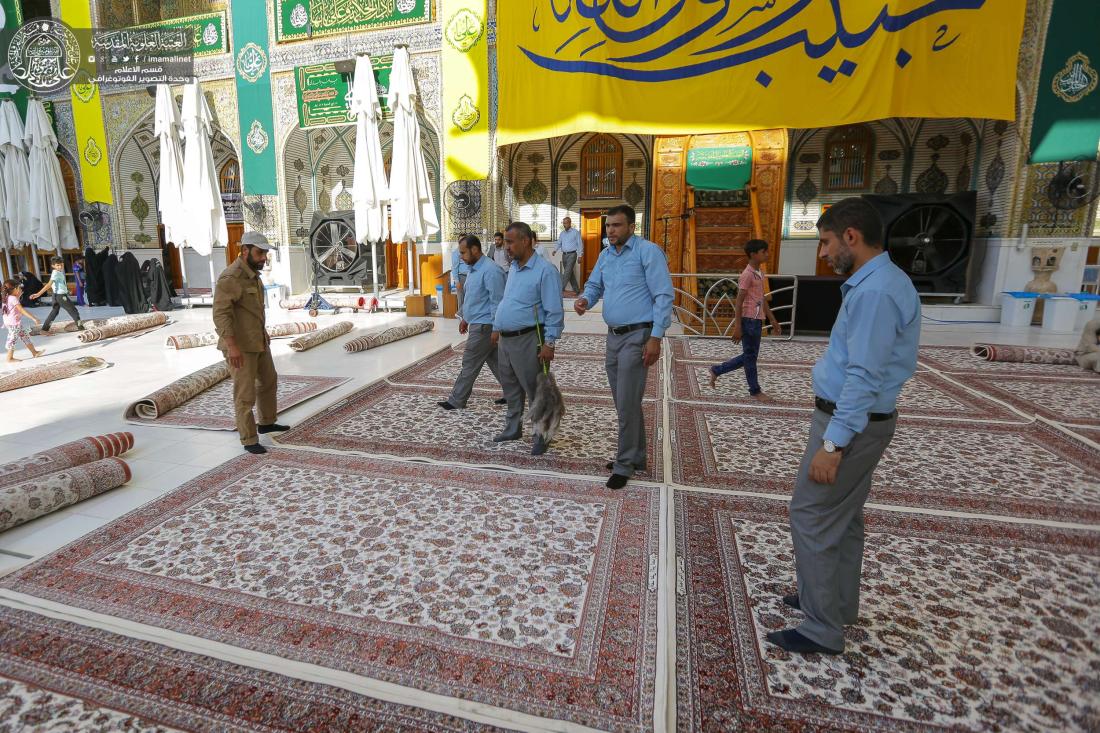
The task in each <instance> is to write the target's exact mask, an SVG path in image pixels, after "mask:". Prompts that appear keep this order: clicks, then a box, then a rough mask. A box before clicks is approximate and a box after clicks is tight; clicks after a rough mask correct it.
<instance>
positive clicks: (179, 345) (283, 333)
mask: <svg viewBox="0 0 1100 733" xmlns="http://www.w3.org/2000/svg"><path fill="white" fill-rule="evenodd" d="M265 330H266V331H267V335H268V336H270V337H271V338H273V339H274V338H287V337H290V336H298V335H299V334H303V333H311V332H313V331H316V330H317V324H316V323H315V322H314V321H295V322H293V323H277V324H275V325H274V326H268V327H267V328H266V329H265ZM216 343H218V334H216V333H214V332H213V331H207V332H205V333H184V334H180V335H178V336H169V337H168V340H167V341H166V342H165V344H164V345H165V346H167V347H170V348H174V349H177V350H178V349H195V348H199V347H201V346H212V345H214V344H216Z"/></svg>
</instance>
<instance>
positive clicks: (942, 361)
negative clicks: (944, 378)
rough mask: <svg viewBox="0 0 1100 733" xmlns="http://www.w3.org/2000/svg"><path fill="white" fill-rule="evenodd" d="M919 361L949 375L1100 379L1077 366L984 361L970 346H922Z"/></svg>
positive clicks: (1098, 375)
mask: <svg viewBox="0 0 1100 733" xmlns="http://www.w3.org/2000/svg"><path fill="white" fill-rule="evenodd" d="M918 358H919V360H920V362H921V363H922V364H925V365H927V366H929V367H932V368H933V369H937V370H939V371H941V372H946V373H949V374H973V375H980V376H999V377H1016V376H1021V375H1027V374H1030V375H1034V376H1038V377H1044V376H1045V377H1070V378H1078V379H1093V380H1095V379H1098V378H1100V374H1097V373H1096V372H1088V371H1085V370H1084V369H1082V368H1081V367H1079V366H1077V365H1072V366H1071V365H1068V364H1029V363H1026V362H1008V361H985V360H984V359H979V358H978V357H976V356H974V355H973V354H971V353H970V347H969V346H922V347H921V348H920V355H919V357H918Z"/></svg>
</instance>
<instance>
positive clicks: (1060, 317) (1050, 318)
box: [1042, 295, 1081, 333]
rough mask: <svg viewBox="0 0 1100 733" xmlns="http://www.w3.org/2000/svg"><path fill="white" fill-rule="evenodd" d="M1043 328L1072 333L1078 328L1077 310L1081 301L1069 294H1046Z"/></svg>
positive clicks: (1044, 297)
mask: <svg viewBox="0 0 1100 733" xmlns="http://www.w3.org/2000/svg"><path fill="white" fill-rule="evenodd" d="M1042 298H1043V300H1044V301H1046V302H1045V304H1044V305H1043V330H1044V331H1053V332H1055V333H1072V332H1073V331H1076V330H1077V311H1079V310H1080V309H1081V301H1079V300H1077V298H1074V297H1072V296H1069V295H1044V296H1042Z"/></svg>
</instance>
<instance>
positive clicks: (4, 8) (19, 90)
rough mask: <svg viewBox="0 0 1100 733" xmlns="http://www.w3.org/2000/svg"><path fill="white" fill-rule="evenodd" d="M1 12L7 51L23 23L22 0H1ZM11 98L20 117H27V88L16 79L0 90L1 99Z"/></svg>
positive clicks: (0, 43) (2, 47)
mask: <svg viewBox="0 0 1100 733" xmlns="http://www.w3.org/2000/svg"><path fill="white" fill-rule="evenodd" d="M0 12H3V14H4V18H3V23H2V24H0V25H2V26H3V28H2V30H0V51H2V52H4V53H6V52H7V50H8V44H9V43H10V42H11V37H12V36H13V35H15V32H16V31H17V30H19V26H21V25H23V4H22V3H21V2H20V0H0ZM9 98H10V99H13V100H14V101H15V108H16V109H18V110H19V117H20V119H24V120H25V119H27V90H26V89H24V88H23V87H22V86H20V85H19V84H18V83H16V82H15V80H14V79H13V80H12V83H11V84H10V85H7V86H5V87H4V91H3V92H0V99H9Z"/></svg>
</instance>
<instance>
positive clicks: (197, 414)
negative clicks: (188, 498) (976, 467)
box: [127, 374, 349, 430]
mask: <svg viewBox="0 0 1100 733" xmlns="http://www.w3.org/2000/svg"><path fill="white" fill-rule="evenodd" d="M347 381H349V380H348V379H347V378H345V377H310V376H302V375H299V374H280V375H279V383H278V388H277V393H278V405H279V412H285V411H286V410H289V409H290V408H292V407H294V406H295V405H300V404H301V403H303V402H305V401H306V400H310V399H313V398H314V397H316V396H317V395H320V394H324V393H325V392H328V391H329V390H330V389H335V388H336V387H339V386H340V385H341V384H343V383H344V382H347ZM127 420H128V421H129V422H132V423H135V424H138V425H157V426H160V427H170V428H198V429H200V430H236V429H237V428H236V423H235V421H234V418H233V380H231V379H225V380H222V381H220V382H218V383H217V384H215V385H214V386H213V387H210V388H209V389H206V390H204V391H202V392H200V393H199V394H197V395H195V396H194V397H192V398H191V399H189V400H187V401H186V402H184V403H183V404H181V405H180V406H179V407H175V408H173V409H171V410H169V411H168V412H166V413H164V414H163V415H160V416H159V417H157V418H155V419H151V420H150V419H145V418H141V417H138V416H136V415H127Z"/></svg>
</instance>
